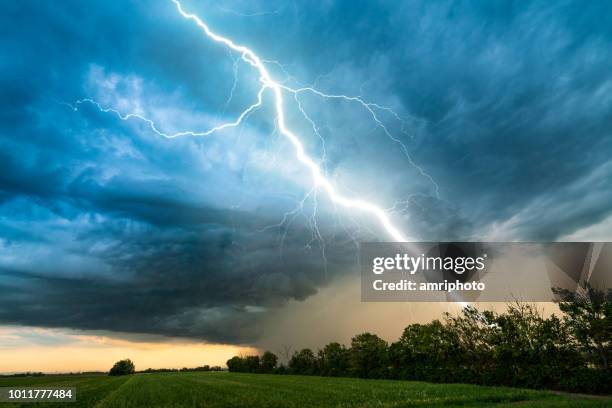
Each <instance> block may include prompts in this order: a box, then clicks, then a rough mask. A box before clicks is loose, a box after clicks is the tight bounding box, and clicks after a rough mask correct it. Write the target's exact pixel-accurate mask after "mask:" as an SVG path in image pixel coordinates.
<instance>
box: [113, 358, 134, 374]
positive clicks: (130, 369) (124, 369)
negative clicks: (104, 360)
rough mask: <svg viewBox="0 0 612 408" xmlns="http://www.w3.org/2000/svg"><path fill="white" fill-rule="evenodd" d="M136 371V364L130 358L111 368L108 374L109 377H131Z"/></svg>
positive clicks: (118, 362)
mask: <svg viewBox="0 0 612 408" xmlns="http://www.w3.org/2000/svg"><path fill="white" fill-rule="evenodd" d="M134 371H135V369H134V363H132V360H130V359H129V358H128V359H125V360H120V361H117V362H116V363H115V365H114V366H113V368H111V369H110V371H109V372H108V375H129V374H134Z"/></svg>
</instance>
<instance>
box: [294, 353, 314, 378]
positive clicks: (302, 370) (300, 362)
mask: <svg viewBox="0 0 612 408" xmlns="http://www.w3.org/2000/svg"><path fill="white" fill-rule="evenodd" d="M289 370H291V373H293V374H303V375H314V374H317V359H316V357H315V355H314V353H313V352H312V350H311V349H307V348H306V349H302V350H300V351H297V352H295V353H294V354H293V356H292V357H291V359H290V360H289Z"/></svg>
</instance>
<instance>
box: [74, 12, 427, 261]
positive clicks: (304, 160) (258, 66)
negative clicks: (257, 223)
mask: <svg viewBox="0 0 612 408" xmlns="http://www.w3.org/2000/svg"><path fill="white" fill-rule="evenodd" d="M171 1H172V2H173V3H174V5H175V6H176V9H177V10H178V12H179V13H180V14H181V16H182V17H183V18H185V19H188V20H191V21H193V22H194V23H195V24H196V25H197V26H198V27H199V28H200V29H201V30H202V32H203V33H204V34H205V35H206V37H207V38H209V39H211V40H212V41H214V42H217V43H219V44H222V45H224V46H226V47H227V48H228V50H230V52H235V53H237V54H238V55H239V56H240V58H241V59H242V60H243V61H244V62H246V63H247V64H249V65H250V66H252V67H253V68H255V70H256V71H257V73H258V74H259V82H260V83H261V87H260V89H259V91H258V92H257V97H256V100H255V102H254V103H253V104H251V105H250V106H248V107H247V108H246V109H244V110H243V111H242V113H241V114H240V115H239V116H238V117H237V118H236V119H235V120H234V121H232V122H226V123H222V124H220V125H217V126H215V127H212V128H210V129H207V130H204V131H192V130H188V131H181V132H177V133H172V134H169V133H165V132H163V131H161V130H160V129H159V128H158V127H157V126H156V125H155V123H154V122H153V121H152V120H151V119H148V118H146V117H144V116H142V115H140V114H136V113H128V114H123V113H121V112H119V111H118V110H116V109H113V108H108V107H103V106H102V105H100V104H99V103H98V102H96V101H95V100H93V99H89V98H87V99H81V100H78V101H76V102H75V103H74V104H73V105H69V106H70V107H71V108H72V109H74V110H77V109H78V108H79V106H80V105H81V104H83V103H89V104H93V105H94V106H96V107H97V108H98V109H99V110H100V111H102V112H106V113H112V114H114V115H116V116H117V117H118V118H120V119H121V120H124V121H127V120H129V119H138V120H141V121H144V122H145V123H147V124H148V126H149V128H150V129H151V130H152V131H153V132H155V133H156V134H157V135H159V136H162V137H165V138H169V139H171V138H176V137H181V136H209V135H212V134H214V133H216V132H219V131H222V130H224V129H228V128H234V127H237V126H239V125H240V124H241V123H242V122H243V121H244V120H245V119H246V118H247V117H248V116H249V115H250V114H252V113H253V112H255V111H256V110H257V109H259V108H260V107H261V106H262V104H263V96H264V93H265V92H270V93H271V94H272V96H273V101H274V111H275V114H276V118H275V124H276V127H277V131H278V132H279V133H280V134H281V135H283V136H284V137H285V138H286V139H287V140H288V141H289V142H290V143H291V145H292V147H293V149H294V151H295V155H296V157H297V159H298V161H299V162H300V163H301V164H302V165H304V166H305V167H306V168H307V169H308V171H309V173H310V175H311V177H312V180H313V190H311V191H310V192H309V193H308V194H307V196H306V197H308V196H310V195H313V194H314V195H315V196H316V194H317V191H318V190H323V191H324V192H325V193H326V194H327V196H328V197H329V198H330V199H331V201H332V202H333V203H334V204H336V205H339V206H342V207H345V208H348V209H356V210H360V211H362V212H365V213H367V214H370V215H371V216H373V217H374V218H375V219H376V220H377V221H378V222H379V223H380V225H381V226H382V227H383V228H384V230H385V231H386V233H387V234H388V235H389V237H391V238H392V239H393V240H394V241H399V242H404V241H407V236H406V235H404V233H403V232H401V231H400V229H399V228H398V227H397V226H396V225H395V224H394V223H393V222H392V220H391V219H390V217H389V215H388V212H387V211H385V210H384V209H382V208H380V207H378V206H377V205H375V204H373V203H370V202H368V201H365V200H361V199H352V198H348V197H346V196H344V195H342V194H341V193H339V192H338V191H337V190H336V188H335V187H334V186H333V184H332V183H331V182H330V180H329V179H328V178H327V177H326V176H325V173H324V171H323V170H322V169H321V167H320V166H319V165H318V164H317V162H315V160H314V159H313V158H311V157H310V156H309V155H308V154H307V153H306V151H305V148H304V145H303V144H302V142H301V141H300V138H299V137H298V135H297V134H296V133H294V132H293V131H292V130H291V129H290V128H289V127H288V126H287V123H286V115H285V108H284V98H283V96H284V94H290V95H293V98H294V99H295V102H296V103H297V106H298V109H299V110H300V112H301V113H302V114H303V116H304V118H305V119H306V120H307V121H308V123H309V124H310V125H311V127H312V130H313V132H314V134H315V135H316V136H318V137H319V138H320V139H321V142H322V147H323V154H324V155H325V140H324V138H323V137H322V136H321V134H320V132H319V128H318V127H317V125H316V124H315V122H314V121H313V120H312V119H311V118H310V116H308V114H307V113H306V111H305V110H304V109H303V107H302V104H301V102H300V99H299V95H300V94H304V93H310V94H313V95H316V96H318V97H321V98H326V99H340V100H344V101H347V102H351V103H357V104H359V105H360V106H361V107H363V108H364V109H365V110H366V111H367V112H368V114H369V115H370V116H371V118H372V119H373V121H374V123H375V124H376V126H377V127H379V128H380V129H381V130H382V132H383V133H384V134H385V135H386V136H387V137H388V138H390V139H391V140H392V141H393V142H394V143H396V144H398V145H399V146H400V147H401V149H402V151H403V153H404V154H405V156H406V158H407V159H408V161H409V163H410V164H411V165H412V166H413V167H414V168H415V169H416V170H417V171H418V172H419V173H420V174H421V175H422V176H423V177H425V178H427V179H428V180H429V181H430V182H431V183H432V185H433V186H434V188H435V192H436V195H438V190H439V189H438V185H437V184H436V183H435V181H434V180H433V179H432V178H431V176H430V175H429V174H428V173H426V172H425V171H424V170H423V168H421V167H420V166H418V165H417V164H416V163H415V162H414V161H413V160H412V158H411V157H410V154H409V152H408V148H407V147H406V145H405V144H404V143H402V141H401V140H400V139H398V138H396V137H394V136H393V135H392V134H391V132H390V131H389V130H388V129H387V127H386V126H385V125H384V123H383V121H382V120H381V119H380V117H379V113H380V112H383V111H384V112H387V113H388V114H390V115H392V116H393V117H395V118H396V119H398V120H400V121H401V123H402V125H403V124H404V121H403V119H401V118H400V116H399V115H398V114H397V113H396V112H395V111H393V110H392V109H390V108H388V107H385V106H382V105H379V104H376V103H370V102H366V101H365V100H363V99H362V98H361V97H357V96H347V95H338V94H327V93H324V92H321V91H319V90H317V89H315V88H313V87H309V86H303V87H298V88H292V87H289V86H287V85H285V84H284V83H283V82H278V81H275V80H274V79H273V78H272V75H271V74H270V72H269V71H268V69H267V68H266V65H265V64H266V63H274V64H278V65H279V66H280V67H281V69H283V70H284V67H283V66H282V65H280V64H279V63H278V62H276V61H267V60H263V59H261V58H260V57H259V56H258V55H256V54H255V52H254V51H253V50H251V49H250V48H248V47H246V46H243V45H239V44H236V43H234V42H233V41H232V40H231V39H229V38H226V37H223V36H221V35H219V34H217V33H215V32H213V31H212V30H211V29H210V28H209V27H208V25H207V24H206V23H205V22H204V21H202V20H201V19H200V18H199V17H198V16H197V15H195V14H191V13H189V12H187V11H185V10H184V9H183V6H182V5H181V3H180V1H179V0H171ZM236 70H237V67H236V65H235V64H234V83H233V85H232V90H231V93H230V97H229V99H228V100H227V102H226V107H227V105H228V104H229V102H230V101H231V98H232V95H233V92H234V90H235V87H236ZM323 159H324V157H323ZM324 162H325V160H323V163H324ZM306 197H305V198H304V200H305V199H306ZM303 203H304V201H302V202H301V203H300V206H299V207H298V208H300V207H303ZM294 211H297V209H296V210H294ZM314 211H315V216H316V207H315V210H314ZM292 214H293V212H290V213H286V214H285V216H284V218H283V221H282V222H283V223H284V222H285V221H286V220H287V219H288V218H290V217H291V215H292ZM314 228H315V232H314V235H315V236H316V237H317V238H320V237H321V234H320V233H319V231H318V227H317V225H316V220H315V221H314ZM323 251H324V249H323Z"/></svg>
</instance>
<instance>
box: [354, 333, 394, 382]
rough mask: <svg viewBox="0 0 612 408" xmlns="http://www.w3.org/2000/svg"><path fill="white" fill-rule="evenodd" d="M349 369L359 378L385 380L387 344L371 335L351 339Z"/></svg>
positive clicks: (364, 334) (359, 335)
mask: <svg viewBox="0 0 612 408" xmlns="http://www.w3.org/2000/svg"><path fill="white" fill-rule="evenodd" d="M349 361H350V369H351V372H352V374H353V375H355V376H357V377H361V378H385V377H386V376H387V364H388V356H387V342H386V341H384V340H383V339H381V338H380V337H378V336H377V335H375V334H372V333H362V334H358V335H357V336H355V337H353V338H352V340H351V350H350V360H349Z"/></svg>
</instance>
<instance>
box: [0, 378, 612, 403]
mask: <svg viewBox="0 0 612 408" xmlns="http://www.w3.org/2000/svg"><path fill="white" fill-rule="evenodd" d="M36 385H40V386H66V387H69V386H73V387H76V388H77V402H72V403H65V404H62V403H57V402H55V403H34V404H30V406H35V407H60V406H66V407H73V408H76V407H219V408H220V407H223V408H225V407H241V408H242V407H343V408H349V407H430V406H445V407H448V406H468V407H472V406H475V407H488V406H496V407H511V406H521V407H541V406H549V407H585V406H588V407H591V406H592V407H604V406H605V407H610V406H612V399H605V398H594V397H582V396H573V395H565V394H563V395H562V394H555V393H550V392H541V391H531V390H522V389H513V388H504V387H481V386H476V385H463V384H429V383H422V382H407V381H388V380H360V379H354V378H326V377H303V376H289V375H283V376H281V375H264V374H234V373H227V372H212V373H202V372H199V373H197V372H196V373H155V374H136V375H132V376H127V377H107V376H48V377H30V378H7V377H5V378H0V386H36ZM14 406H24V405H19V404H9V403H0V407H14Z"/></svg>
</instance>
